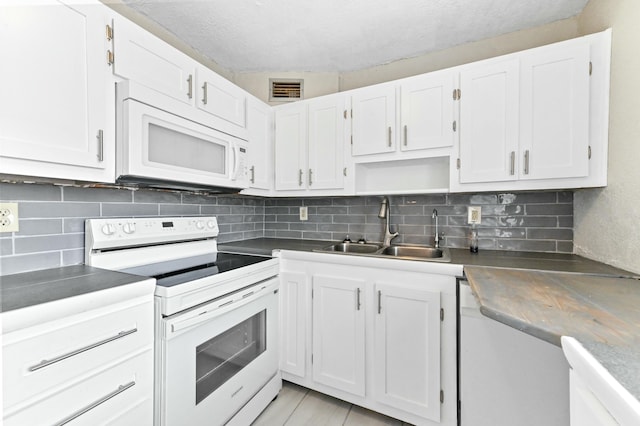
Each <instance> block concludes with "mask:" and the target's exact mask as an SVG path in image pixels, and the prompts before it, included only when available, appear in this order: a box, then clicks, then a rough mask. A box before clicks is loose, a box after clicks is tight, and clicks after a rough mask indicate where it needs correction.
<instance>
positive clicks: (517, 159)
mask: <svg viewBox="0 0 640 426" xmlns="http://www.w3.org/2000/svg"><path fill="white" fill-rule="evenodd" d="M610 37H611V34H610V31H605V32H603V33H600V34H594V35H591V36H586V37H581V38H578V39H574V40H568V41H565V42H560V43H555V44H551V45H549V46H543V47H539V48H535V49H530V50H525V51H523V52H518V53H515V54H512V55H508V56H505V57H503V58H496V59H492V60H487V61H482V62H479V63H475V64H469V65H465V66H463V67H462V69H461V71H460V89H461V99H460V120H459V134H460V137H459V157H458V158H459V162H458V164H457V166H458V167H459V175H458V176H457V179H456V177H454V176H453V175H452V179H451V182H452V184H451V190H453V191H487V190H515V189H522V190H526V189H552V188H572V187H589V186H603V185H606V166H607V150H606V147H607V137H608V136H607V133H606V129H607V128H608V124H607V123H608V102H607V99H608V81H609V56H610ZM592 62H593V63H594V64H595V65H594V67H595V68H596V71H595V73H593V74H591V69H592ZM454 167H455V166H454Z"/></svg>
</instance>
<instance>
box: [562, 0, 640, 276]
mask: <svg viewBox="0 0 640 426" xmlns="http://www.w3.org/2000/svg"><path fill="white" fill-rule="evenodd" d="M578 22H579V30H580V32H581V33H582V34H588V33H593V32H597V31H600V30H603V29H605V28H609V27H610V28H612V29H613V35H612V36H613V41H612V55H611V56H612V57H611V92H610V110H609V114H610V115H609V176H608V178H609V183H608V186H607V187H606V188H603V189H590V190H582V191H578V192H576V194H575V207H574V209H575V222H576V224H575V246H576V252H577V253H579V254H581V255H584V256H586V257H589V258H592V259H595V260H599V261H601V262H605V263H608V264H611V265H614V266H617V267H619V268H622V269H627V270H630V271H633V272H635V273H640V183H639V182H640V143H639V141H640V56H639V55H638V42H639V41H640V25H639V23H640V2H639V1H637V0H591V1H590V2H589V3H588V4H587V7H586V8H585V10H584V11H583V12H582V14H581V15H580V17H579V21H578Z"/></svg>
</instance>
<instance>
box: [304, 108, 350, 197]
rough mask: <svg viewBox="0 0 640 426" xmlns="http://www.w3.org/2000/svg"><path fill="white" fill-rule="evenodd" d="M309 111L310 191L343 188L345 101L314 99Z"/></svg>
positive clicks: (308, 179)
mask: <svg viewBox="0 0 640 426" xmlns="http://www.w3.org/2000/svg"><path fill="white" fill-rule="evenodd" d="M308 108H309V154H308V158H309V170H308V174H307V184H308V185H309V189H338V188H343V187H344V138H345V122H346V121H347V120H346V110H345V98H344V96H330V97H324V98H321V99H319V100H311V101H309V103H308Z"/></svg>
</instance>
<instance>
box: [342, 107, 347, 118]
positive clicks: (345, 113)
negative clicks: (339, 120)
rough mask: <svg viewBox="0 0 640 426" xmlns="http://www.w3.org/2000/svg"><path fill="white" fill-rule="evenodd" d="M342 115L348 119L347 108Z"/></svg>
mask: <svg viewBox="0 0 640 426" xmlns="http://www.w3.org/2000/svg"><path fill="white" fill-rule="evenodd" d="M342 116H343V117H344V119H345V120H346V119H347V110H346V109H345V110H344V113H343V114H342Z"/></svg>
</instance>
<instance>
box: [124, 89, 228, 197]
mask: <svg viewBox="0 0 640 426" xmlns="http://www.w3.org/2000/svg"><path fill="white" fill-rule="evenodd" d="M124 104H125V109H124V115H125V117H124V120H123V122H124V129H123V131H122V132H121V135H122V139H123V140H122V141H121V143H119V149H122V152H123V154H124V155H125V156H126V161H124V162H123V164H125V166H126V167H125V168H124V169H123V170H119V172H120V173H119V174H120V175H129V176H139V177H142V178H147V179H157V180H167V181H175V182H184V183H192V184H197V185H210V186H223V187H236V188H237V187H239V186H240V185H238V183H240V182H235V180H236V179H234V178H235V177H236V172H237V170H238V168H239V167H240V166H239V165H238V162H239V161H240V156H239V155H238V153H237V152H236V151H237V148H234V147H235V141H234V139H235V138H233V137H232V136H229V135H226V134H224V133H221V132H218V131H216V130H214V129H211V128H209V127H206V126H203V125H201V124H198V123H195V122H193V121H190V120H187V119H184V118H182V117H179V116H176V115H173V114H171V113H168V112H166V111H162V110H159V109H156V108H154V107H151V106H148V105H146V104H142V103H139V102H136V101H135V100H132V99H127V100H125V101H124Z"/></svg>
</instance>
